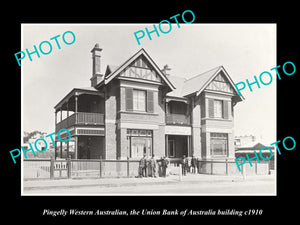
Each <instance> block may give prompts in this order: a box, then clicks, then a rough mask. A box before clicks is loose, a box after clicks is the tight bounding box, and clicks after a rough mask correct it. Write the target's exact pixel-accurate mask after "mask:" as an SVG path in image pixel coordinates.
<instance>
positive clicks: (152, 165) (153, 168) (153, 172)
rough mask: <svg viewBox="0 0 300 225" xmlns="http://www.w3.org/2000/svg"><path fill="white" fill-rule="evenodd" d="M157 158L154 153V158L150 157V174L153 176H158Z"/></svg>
mask: <svg viewBox="0 0 300 225" xmlns="http://www.w3.org/2000/svg"><path fill="white" fill-rule="evenodd" d="M156 164H157V163H156V160H155V158H154V154H153V155H152V158H151V159H150V171H151V172H150V174H151V175H150V176H151V177H156Z"/></svg>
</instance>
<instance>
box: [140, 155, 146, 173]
mask: <svg viewBox="0 0 300 225" xmlns="http://www.w3.org/2000/svg"><path fill="white" fill-rule="evenodd" d="M146 162H147V160H146V154H144V157H143V158H141V160H140V162H139V177H145V176H146V175H147V171H146V168H147V163H146Z"/></svg>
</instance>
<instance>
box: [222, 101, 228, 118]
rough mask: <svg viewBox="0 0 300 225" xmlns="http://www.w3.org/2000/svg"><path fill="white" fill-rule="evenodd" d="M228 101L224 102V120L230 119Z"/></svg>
mask: <svg viewBox="0 0 300 225" xmlns="http://www.w3.org/2000/svg"><path fill="white" fill-rule="evenodd" d="M228 103H229V102H228V101H225V100H224V101H223V118H224V119H228Z"/></svg>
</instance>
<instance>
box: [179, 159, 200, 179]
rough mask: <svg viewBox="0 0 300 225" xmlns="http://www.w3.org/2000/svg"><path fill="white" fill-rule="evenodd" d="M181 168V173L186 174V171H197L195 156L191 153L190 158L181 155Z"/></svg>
mask: <svg viewBox="0 0 300 225" xmlns="http://www.w3.org/2000/svg"><path fill="white" fill-rule="evenodd" d="M180 164H181V169H182V175H183V176H186V174H187V173H188V172H191V173H194V174H195V173H196V172H197V158H195V156H194V155H193V156H192V158H190V159H189V158H187V157H186V156H185V155H183V157H182V159H181V161H180Z"/></svg>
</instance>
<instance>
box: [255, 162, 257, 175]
mask: <svg viewBox="0 0 300 225" xmlns="http://www.w3.org/2000/svg"><path fill="white" fill-rule="evenodd" d="M255 175H257V160H255Z"/></svg>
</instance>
